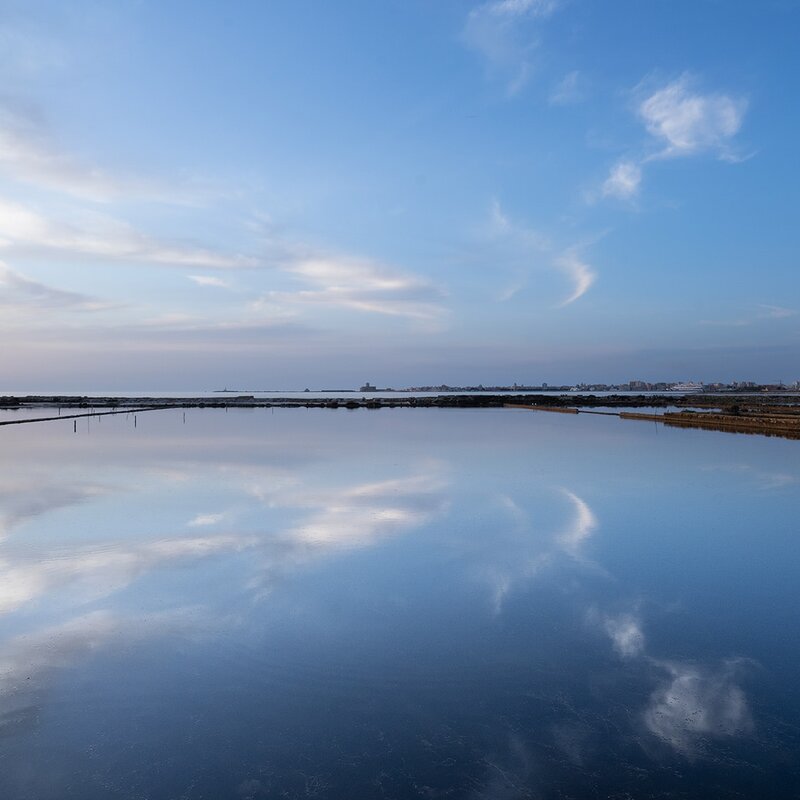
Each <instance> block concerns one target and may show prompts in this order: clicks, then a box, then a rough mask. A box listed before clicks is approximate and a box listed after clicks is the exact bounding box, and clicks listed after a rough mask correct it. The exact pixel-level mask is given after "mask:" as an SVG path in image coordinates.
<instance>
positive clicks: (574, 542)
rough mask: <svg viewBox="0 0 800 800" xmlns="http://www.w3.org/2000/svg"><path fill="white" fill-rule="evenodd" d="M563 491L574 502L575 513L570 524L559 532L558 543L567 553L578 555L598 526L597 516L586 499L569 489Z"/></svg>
mask: <svg viewBox="0 0 800 800" xmlns="http://www.w3.org/2000/svg"><path fill="white" fill-rule="evenodd" d="M562 491H563V492H564V494H565V495H566V496H567V497H568V498H569V499H570V501H571V502H572V505H573V507H574V509H575V513H574V516H573V517H572V520H571V521H570V523H569V525H568V526H567V527H566V528H565V529H564V530H563V531H562V532H561V533H560V534H559V537H558V543H559V544H560V545H561V547H562V548H563V549H564V550H565V551H566V552H567V553H569V554H570V555H572V556H575V557H577V556H578V555H579V554H580V551H581V549H582V547H583V545H584V544H585V542H586V540H587V539H588V538H589V537H590V536H591V535H592V534H593V533H594V530H595V528H597V518H596V517H595V515H594V513H593V512H592V509H591V508H589V505H588V504H587V503H586V501H585V500H582V499H581V498H580V497H578V495H576V494H575V493H574V492H570V491H569V490H568V489H562Z"/></svg>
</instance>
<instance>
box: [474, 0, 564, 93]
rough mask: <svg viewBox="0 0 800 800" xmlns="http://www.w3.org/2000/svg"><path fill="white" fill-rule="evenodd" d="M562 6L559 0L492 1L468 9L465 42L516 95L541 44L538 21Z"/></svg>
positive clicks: (509, 90)
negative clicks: (537, 28)
mask: <svg viewBox="0 0 800 800" xmlns="http://www.w3.org/2000/svg"><path fill="white" fill-rule="evenodd" d="M560 5H561V3H560V0H491V2H487V3H483V4H482V5H479V6H477V7H476V8H473V9H472V10H471V11H470V12H469V14H468V15H467V20H466V23H465V24H464V28H463V30H462V32H461V38H462V41H463V42H464V43H465V44H466V45H467V46H468V47H470V48H472V49H473V50H475V51H476V52H478V53H480V54H481V55H482V56H483V57H484V59H485V60H486V62H487V64H488V66H489V70H490V72H491V73H492V74H494V75H497V76H499V77H500V78H501V79H502V80H503V81H504V82H505V83H506V91H507V93H508V94H509V95H514V94H516V93H517V92H519V90H520V89H522V87H523V86H524V85H525V84H526V83H527V82H528V80H529V79H530V76H531V74H532V72H533V54H534V52H535V50H536V48H537V45H538V36H537V32H536V23H537V22H540V21H542V20H544V19H546V18H547V17H549V16H550V15H551V14H553V12H554V11H556V9H557V8H558V7H559V6H560Z"/></svg>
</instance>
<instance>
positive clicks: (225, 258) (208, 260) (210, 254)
mask: <svg viewBox="0 0 800 800" xmlns="http://www.w3.org/2000/svg"><path fill="white" fill-rule="evenodd" d="M0 248H3V249H5V250H7V251H11V252H14V251H19V252H24V253H27V252H31V251H33V252H40V251H60V252H64V253H70V254H76V253H77V254H80V255H86V256H90V257H93V258H97V259H103V260H113V261H128V262H135V263H151V264H168V265H174V266H187V267H206V268H210V269H237V268H248V267H255V266H257V265H258V261H257V260H256V259H254V258H250V257H247V256H243V255H238V254H227V253H221V252H218V251H215V250H210V249H207V248H202V247H195V246H191V245H184V244H176V243H172V242H165V241H161V240H158V239H153V238H151V237H149V236H147V235H146V234H143V233H141V232H139V231H137V230H136V229H134V228H132V227H131V226H130V225H128V224H127V223H124V222H121V221H119V220H117V219H114V218H112V217H109V216H106V215H100V214H83V215H82V216H81V219H80V221H79V223H78V224H75V223H62V222H56V221H54V220H51V219H49V218H47V217H45V216H43V215H41V214H39V213H37V212H36V211H34V210H32V209H30V208H28V207H26V206H23V205H21V204H19V203H14V202H11V201H9V200H3V199H1V198H0Z"/></svg>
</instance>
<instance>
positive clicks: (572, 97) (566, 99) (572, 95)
mask: <svg viewBox="0 0 800 800" xmlns="http://www.w3.org/2000/svg"><path fill="white" fill-rule="evenodd" d="M582 84H583V76H582V75H581V73H580V72H579V71H578V70H572V72H568V73H567V74H566V75H565V76H564V77H563V78H562V79H561V80H560V81H559V82H558V83H557V84H556V85H555V86H554V87H553V90H552V91H551V92H550V96H549V97H548V99H547V100H548V102H549V103H550V105H551V106H571V105H574V104H575V103H580V102H581V101H582V100H583V99H584V90H583V86H582Z"/></svg>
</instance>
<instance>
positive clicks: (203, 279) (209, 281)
mask: <svg viewBox="0 0 800 800" xmlns="http://www.w3.org/2000/svg"><path fill="white" fill-rule="evenodd" d="M186 277H187V278H188V279H189V280H190V281H193V282H194V283H196V284H197V285H198V286H211V287H214V288H217V289H230V288H231V285H230V283H229V282H228V281H226V280H224V279H223V278H218V277H217V276H215V275H187V276H186Z"/></svg>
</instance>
